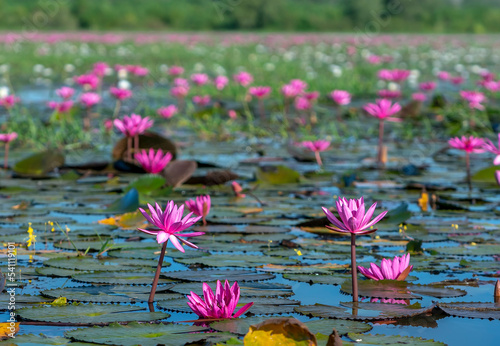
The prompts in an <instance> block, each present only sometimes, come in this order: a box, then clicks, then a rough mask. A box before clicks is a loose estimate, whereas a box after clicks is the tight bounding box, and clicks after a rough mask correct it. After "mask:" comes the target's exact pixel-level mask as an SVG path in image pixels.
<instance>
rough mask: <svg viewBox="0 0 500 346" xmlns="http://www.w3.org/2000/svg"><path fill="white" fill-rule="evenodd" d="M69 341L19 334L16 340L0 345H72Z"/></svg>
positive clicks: (52, 337) (60, 338)
mask: <svg viewBox="0 0 500 346" xmlns="http://www.w3.org/2000/svg"><path fill="white" fill-rule="evenodd" d="M70 342H71V340H70V339H66V338H63V337H60V336H46V335H43V334H39V335H34V334H20V335H16V338H15V339H13V338H9V339H7V340H3V341H0V345H5V346H33V345H64V346H66V345H74V344H73V343H71V344H70ZM75 346H80V345H75Z"/></svg>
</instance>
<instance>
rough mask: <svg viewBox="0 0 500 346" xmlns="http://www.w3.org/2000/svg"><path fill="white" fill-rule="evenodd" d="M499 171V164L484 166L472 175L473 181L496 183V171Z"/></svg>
mask: <svg viewBox="0 0 500 346" xmlns="http://www.w3.org/2000/svg"><path fill="white" fill-rule="evenodd" d="M497 171H498V166H490V167H487V168H484V169H482V170H480V171H479V172H477V173H476V174H474V175H473V176H472V181H473V182H477V183H492V184H496V182H497V181H496V179H495V173H496V172H497Z"/></svg>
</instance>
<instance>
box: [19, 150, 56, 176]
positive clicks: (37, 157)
mask: <svg viewBox="0 0 500 346" xmlns="http://www.w3.org/2000/svg"><path fill="white" fill-rule="evenodd" d="M62 165H64V155H63V154H61V153H60V152H59V151H54V150H47V151H44V152H41V153H36V154H33V155H31V156H28V157H27V158H25V159H23V160H21V161H19V162H17V163H16V164H15V165H14V168H13V170H14V172H16V173H17V174H21V175H26V176H34V177H40V176H44V175H45V174H47V173H49V172H52V171H53V170H54V169H56V168H58V167H61V166H62Z"/></svg>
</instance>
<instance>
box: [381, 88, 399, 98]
mask: <svg viewBox="0 0 500 346" xmlns="http://www.w3.org/2000/svg"><path fill="white" fill-rule="evenodd" d="M377 95H378V96H379V97H382V98H385V99H391V100H392V99H398V98H400V97H401V95H402V94H401V91H399V90H388V89H382V90H379V91H377Z"/></svg>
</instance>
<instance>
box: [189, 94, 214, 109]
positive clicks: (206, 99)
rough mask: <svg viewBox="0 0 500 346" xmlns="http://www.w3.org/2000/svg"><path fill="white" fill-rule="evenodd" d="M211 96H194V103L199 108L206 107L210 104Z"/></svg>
mask: <svg viewBox="0 0 500 346" xmlns="http://www.w3.org/2000/svg"><path fill="white" fill-rule="evenodd" d="M210 101H211V98H210V95H195V96H193V103H194V104H195V105H197V106H199V107H206V106H208V105H209V104H210Z"/></svg>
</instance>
